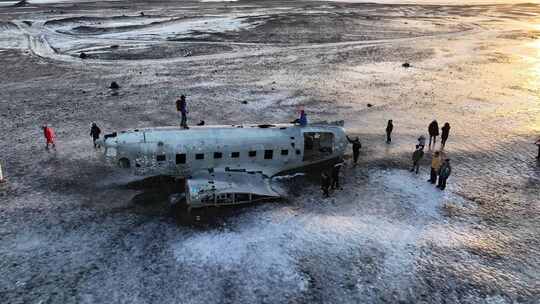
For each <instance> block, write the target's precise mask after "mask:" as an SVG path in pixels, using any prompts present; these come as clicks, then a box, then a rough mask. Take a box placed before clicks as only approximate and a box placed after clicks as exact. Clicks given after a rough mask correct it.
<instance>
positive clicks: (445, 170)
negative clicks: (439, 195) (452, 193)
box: [437, 159, 452, 190]
mask: <svg viewBox="0 0 540 304" xmlns="http://www.w3.org/2000/svg"><path fill="white" fill-rule="evenodd" d="M451 173H452V166H450V159H446V160H445V161H444V163H443V164H442V166H441V169H440V171H439V185H437V188H439V189H441V190H444V188H446V180H447V179H448V177H449V176H450V174H451Z"/></svg>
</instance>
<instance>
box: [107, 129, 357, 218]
mask: <svg viewBox="0 0 540 304" xmlns="http://www.w3.org/2000/svg"><path fill="white" fill-rule="evenodd" d="M101 144H102V145H103V146H104V147H105V151H104V152H105V156H106V157H107V158H108V159H109V160H112V161H113V162H115V163H117V164H118V165H119V166H121V167H124V168H133V169H134V170H135V172H137V173H138V174H143V175H171V176H177V177H182V178H186V180H187V183H186V185H187V189H186V190H187V191H186V197H187V200H188V204H190V206H191V207H201V206H205V205H215V204H218V202H220V201H221V203H220V204H235V203H241V202H250V201H253V197H254V196H253V195H255V196H256V197H260V196H261V195H262V196H270V197H271V196H280V194H279V193H278V192H276V191H273V189H272V187H271V185H270V182H269V178H271V177H273V176H275V175H278V174H280V173H284V172H290V171H295V170H301V169H302V168H304V167H306V166H310V165H314V164H318V163H322V162H327V161H331V160H334V159H339V158H340V157H342V156H343V154H344V152H345V149H346V147H347V139H346V136H345V131H344V129H343V127H342V126H341V125H339V124H313V125H307V126H298V125H294V124H275V125H230V126H200V127H191V128H190V129H187V130H185V129H182V128H179V127H165V128H151V129H139V130H131V131H124V132H120V133H113V134H112V135H107V136H106V138H105V139H104V140H103V141H102V143H101ZM246 185H250V186H249V187H246ZM248 192H249V193H248ZM205 193H206V194H211V196H208V195H206V194H205ZM201 194H204V195H202V196H201ZM222 194H230V195H228V199H222V200H220V199H219V197H220V195H222ZM243 194H247V195H249V196H248V197H246V196H245V195H243ZM222 196H223V195H222ZM240 196H242V198H243V199H242V201H240V200H238V199H236V198H237V197H240ZM195 197H198V198H197V199H194V198H195ZM190 198H191V199H190ZM201 200H202V201H204V202H201Z"/></svg>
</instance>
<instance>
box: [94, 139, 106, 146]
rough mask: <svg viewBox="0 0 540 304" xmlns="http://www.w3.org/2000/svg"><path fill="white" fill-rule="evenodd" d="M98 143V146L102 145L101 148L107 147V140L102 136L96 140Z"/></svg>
mask: <svg viewBox="0 0 540 304" xmlns="http://www.w3.org/2000/svg"><path fill="white" fill-rule="evenodd" d="M96 145H97V146H98V147H100V148H101V147H105V140H104V139H102V138H100V139H98V140H96Z"/></svg>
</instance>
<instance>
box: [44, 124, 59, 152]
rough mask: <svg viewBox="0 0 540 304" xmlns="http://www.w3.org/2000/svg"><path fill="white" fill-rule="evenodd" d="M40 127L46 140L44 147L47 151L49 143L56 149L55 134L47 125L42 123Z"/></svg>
mask: <svg viewBox="0 0 540 304" xmlns="http://www.w3.org/2000/svg"><path fill="white" fill-rule="evenodd" d="M42 129H43V136H45V141H46V145H45V149H46V150H47V151H49V145H51V146H52V147H53V149H56V143H55V140H56V135H55V134H54V130H53V129H52V128H51V127H49V126H47V125H43V127H42Z"/></svg>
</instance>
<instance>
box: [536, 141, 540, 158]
mask: <svg viewBox="0 0 540 304" xmlns="http://www.w3.org/2000/svg"><path fill="white" fill-rule="evenodd" d="M536 145H537V146H538V156H537V157H536V159H538V160H540V139H538V140H537V141H536Z"/></svg>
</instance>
